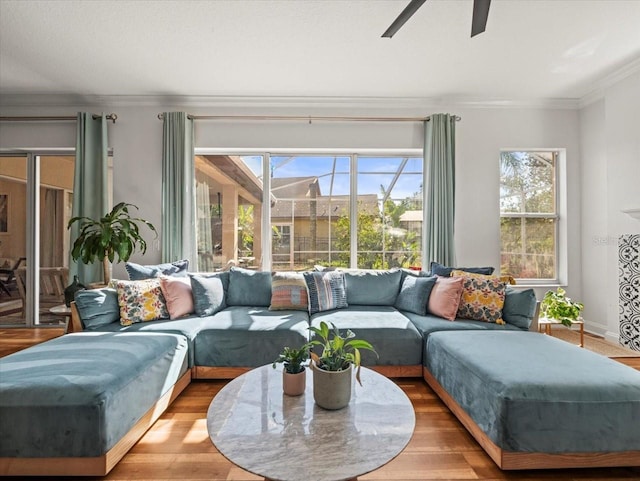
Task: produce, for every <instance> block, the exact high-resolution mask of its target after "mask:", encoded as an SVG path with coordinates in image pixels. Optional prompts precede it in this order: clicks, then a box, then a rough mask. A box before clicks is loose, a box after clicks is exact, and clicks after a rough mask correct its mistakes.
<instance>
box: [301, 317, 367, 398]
mask: <svg viewBox="0 0 640 481" xmlns="http://www.w3.org/2000/svg"><path fill="white" fill-rule="evenodd" d="M309 330H310V331H312V332H313V333H314V334H315V335H316V338H314V339H313V340H312V341H310V342H309V344H310V345H312V346H320V347H321V353H320V355H318V354H316V353H315V352H313V351H312V352H311V353H310V355H311V358H312V359H313V365H312V368H313V398H314V400H315V401H316V404H317V405H318V406H320V407H323V408H325V409H341V408H343V407H345V406H347V405H348V404H349V401H350V400H351V373H352V371H353V366H355V367H356V379H357V380H358V383H359V384H360V385H362V382H361V381H360V349H367V350H369V351H373V352H374V353H375V354H376V356H377V355H378V353H376V351H375V349H374V348H373V346H372V345H371V344H370V343H369V342H367V341H364V340H362V339H355V336H356V335H355V334H354V333H353V331H351V330H347V332H346V333H345V334H344V335H342V334H341V333H340V331H339V330H338V328H337V327H336V326H335V325H333V324H331V329H330V328H329V325H328V324H327V323H326V322H324V321H323V322H321V323H320V327H313V326H312V327H309Z"/></svg>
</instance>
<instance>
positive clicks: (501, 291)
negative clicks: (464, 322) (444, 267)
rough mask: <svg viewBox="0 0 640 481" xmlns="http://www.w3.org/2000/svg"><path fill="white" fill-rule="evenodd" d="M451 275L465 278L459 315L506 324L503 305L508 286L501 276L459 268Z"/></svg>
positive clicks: (475, 319) (464, 317) (465, 317)
mask: <svg viewBox="0 0 640 481" xmlns="http://www.w3.org/2000/svg"><path fill="white" fill-rule="evenodd" d="M451 276H452V277H463V278H464V281H463V283H462V298H461V299H460V305H459V307H458V314H457V317H460V318H463V319H472V320H474V321H485V322H495V323H496V324H504V321H503V320H502V307H503V306H504V297H505V294H506V291H507V286H506V284H505V283H504V282H502V281H501V280H500V278H499V277H493V276H486V275H482V274H471V273H469V272H464V271H457V270H454V271H452V272H451Z"/></svg>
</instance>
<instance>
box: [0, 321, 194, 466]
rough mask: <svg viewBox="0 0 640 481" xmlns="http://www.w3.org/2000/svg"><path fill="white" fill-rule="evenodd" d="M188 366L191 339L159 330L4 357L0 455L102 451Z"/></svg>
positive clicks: (64, 340) (53, 344)
mask: <svg viewBox="0 0 640 481" xmlns="http://www.w3.org/2000/svg"><path fill="white" fill-rule="evenodd" d="M186 370H187V343H186V340H185V338H184V337H183V336H180V335H172V334H161V333H145V334H138V333H117V334H113V333H103V332H82V333H78V334H69V335H65V336H62V337H59V338H57V339H53V340H51V341H47V342H44V343H42V344H38V345H36V346H33V347H30V348H28V349H25V350H23V351H20V352H17V353H15V354H12V355H9V356H6V357H4V358H2V359H0V457H34V458H47V457H92V456H100V455H103V454H105V453H106V452H107V451H108V450H110V449H111V448H113V447H114V446H115V445H116V443H117V442H118V441H119V440H120V439H121V438H122V437H123V436H124V435H125V434H127V433H128V432H129V430H130V429H131V428H132V427H133V425H134V424H135V423H136V422H137V421H138V420H139V419H140V418H142V416H143V415H144V414H145V413H146V412H147V411H148V410H149V409H151V407H152V406H153V405H154V403H155V402H156V401H158V399H159V398H160V397H161V396H162V395H163V394H165V393H166V392H168V391H169V390H170V389H171V387H172V386H173V385H174V384H175V382H176V381H177V380H178V379H179V378H180V376H182V374H184V373H185V372H186ZM33 462H34V463H37V462H38V461H37V460H34V461H33Z"/></svg>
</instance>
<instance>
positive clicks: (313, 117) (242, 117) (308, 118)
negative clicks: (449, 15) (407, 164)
mask: <svg viewBox="0 0 640 481" xmlns="http://www.w3.org/2000/svg"><path fill="white" fill-rule="evenodd" d="M187 117H188V118H190V119H193V120H305V121H308V122H309V123H311V122H313V121H314V120H318V121H325V122H428V121H429V120H431V117H430V116H429V117H341V116H337V117H324V116H316V115H309V116H306V117H304V116H300V115H190V114H189V115H187ZM452 118H453V119H454V120H455V121H456V122H457V121H460V120H462V119H461V117H459V116H457V115H454V116H452ZM158 119H159V120H163V119H164V113H160V114H158Z"/></svg>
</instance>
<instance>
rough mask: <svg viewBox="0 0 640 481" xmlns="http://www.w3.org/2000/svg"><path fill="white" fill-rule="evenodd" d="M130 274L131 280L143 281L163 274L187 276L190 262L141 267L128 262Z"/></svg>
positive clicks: (182, 261) (127, 268)
mask: <svg viewBox="0 0 640 481" xmlns="http://www.w3.org/2000/svg"><path fill="white" fill-rule="evenodd" d="M124 267H125V269H126V270H127V274H129V280H131V281H141V280H143V279H151V278H153V277H158V276H159V275H161V274H164V275H165V276H182V277H184V276H186V275H187V270H188V269H189V261H188V260H187V259H184V260H181V261H176V262H170V263H166V264H156V265H140V264H136V263H134V262H126V263H125V265H124Z"/></svg>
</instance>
